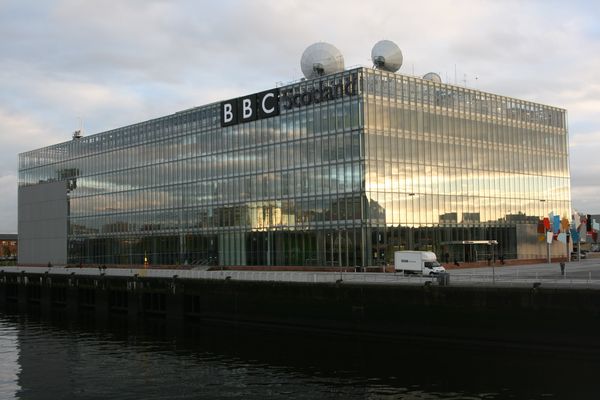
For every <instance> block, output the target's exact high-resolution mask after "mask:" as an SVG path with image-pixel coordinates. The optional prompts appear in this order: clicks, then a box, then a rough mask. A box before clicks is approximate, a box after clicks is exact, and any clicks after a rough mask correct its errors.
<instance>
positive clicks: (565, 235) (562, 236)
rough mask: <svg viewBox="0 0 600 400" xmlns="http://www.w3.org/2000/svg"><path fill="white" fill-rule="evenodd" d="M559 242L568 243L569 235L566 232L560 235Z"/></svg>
mask: <svg viewBox="0 0 600 400" xmlns="http://www.w3.org/2000/svg"><path fill="white" fill-rule="evenodd" d="M558 241H559V242H561V243H567V234H566V233H564V232H561V233H559V234H558Z"/></svg>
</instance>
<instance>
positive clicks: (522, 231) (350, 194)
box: [19, 68, 570, 266]
mask: <svg viewBox="0 0 600 400" xmlns="http://www.w3.org/2000/svg"><path fill="white" fill-rule="evenodd" d="M349 78H351V79H354V78H356V79H357V81H358V83H359V84H358V85H357V89H356V92H355V93H354V94H352V95H343V96H337V97H336V98H332V99H324V100H322V101H320V102H318V103H315V102H314V101H313V102H312V104H308V103H311V102H304V103H303V104H297V105H296V106H293V107H291V108H290V109H286V108H285V107H283V108H281V113H280V115H279V116H276V117H272V118H266V119H260V120H257V121H252V122H247V123H240V124H237V125H234V126H230V127H225V128H223V127H221V121H220V109H219V104H211V105H207V106H204V107H199V108H194V109H190V110H186V111H183V112H180V113H177V114H174V115H169V116H166V117H163V118H159V119H155V120H151V121H147V122H144V123H140V124H136V125H132V126H128V127H124V128H119V129H116V130H113V131H108V132H104V133H100V134H97V135H92V136H89V137H84V138H81V139H78V140H72V141H69V142H66V143H61V144H57V145H54V146H49V147H46V148H43V149H38V150H34V151H31V152H27V153H23V154H21V155H20V156H19V184H20V185H33V184H37V183H40V182H47V181H55V180H63V181H65V190H67V191H68V199H69V248H68V255H69V262H70V263H72V264H79V263H84V264H89V263H93V264H138V265H139V264H143V263H144V260H147V262H148V263H149V264H155V265H156V264H169V265H176V264H186V263H187V264H192V265H195V264H202V265H299V266H366V265H379V264H384V263H390V262H391V260H392V254H393V251H395V250H401V249H421V250H433V251H435V252H436V253H437V254H438V255H439V257H440V258H441V259H442V260H446V259H448V260H453V259H454V258H456V259H457V260H458V261H464V260H469V261H470V260H476V259H485V258H486V257H488V256H494V257H498V256H500V255H503V256H504V257H506V258H514V257H519V258H531V257H538V256H542V257H543V256H544V254H545V253H543V246H542V247H541V250H540V246H539V242H538V234H537V232H536V229H535V227H536V224H537V222H538V221H539V218H540V217H541V216H545V215H547V213H548V212H550V211H553V212H554V213H556V214H559V215H561V216H563V215H568V214H569V213H570V187H569V170H568V147H567V132H566V125H565V118H566V115H565V111H564V110H561V109H557V108H553V107H548V106H543V105H539V104H534V103H529V102H524V101H521V100H516V99H511V98H507V97H501V96H496V95H492V94H488V93H483V92H479V91H474V90H470V89H465V88H461V87H456V86H451V85H444V84H439V83H433V82H429V81H424V80H421V79H418V78H413V77H407V76H403V75H399V74H392V73H387V72H383V71H377V70H371V69H365V68H358V69H354V70H350V71H346V72H344V73H341V74H337V75H331V76H328V77H324V78H321V79H316V80H309V81H301V82H298V83H296V84H293V85H288V86H285V87H282V88H280V90H281V91H282V92H287V93H292V94H303V93H308V92H311V91H314V90H315V89H318V88H321V89H322V87H323V84H326V85H335V84H336V83H337V82H342V81H344V80H345V79H346V80H347V79H349ZM532 226H533V229H531V227H532ZM477 240H496V241H498V245H497V246H493V247H490V246H485V245H478V244H473V245H470V244H464V243H463V242H469V241H477ZM540 252H542V254H539V253H540Z"/></svg>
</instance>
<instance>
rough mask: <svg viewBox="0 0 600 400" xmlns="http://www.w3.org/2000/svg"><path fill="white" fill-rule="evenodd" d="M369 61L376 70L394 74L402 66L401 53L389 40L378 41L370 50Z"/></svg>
mask: <svg viewBox="0 0 600 400" xmlns="http://www.w3.org/2000/svg"><path fill="white" fill-rule="evenodd" d="M371 60H372V61H373V65H374V66H375V68H377V69H381V70H384V71H389V72H396V71H398V70H399V69H400V67H401V66H402V61H403V57H402V51H400V48H399V47H398V45H397V44H396V43H394V42H392V41H391V40H380V41H379V42H377V43H375V46H373V49H372V50H371Z"/></svg>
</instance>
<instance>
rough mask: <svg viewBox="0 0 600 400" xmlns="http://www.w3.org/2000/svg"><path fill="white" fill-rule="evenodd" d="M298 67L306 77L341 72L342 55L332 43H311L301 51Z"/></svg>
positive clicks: (342, 66) (342, 67) (342, 64)
mask: <svg viewBox="0 0 600 400" xmlns="http://www.w3.org/2000/svg"><path fill="white" fill-rule="evenodd" d="M300 67H301V69H302V73H303V74H304V77H305V78H306V79H312V78H317V77H319V76H323V75H329V74H333V73H336V72H341V71H343V70H344V56H342V53H341V52H340V51H339V50H338V49H337V48H336V47H335V46H333V45H332V44H329V43H325V42H318V43H313V44H311V45H310V46H308V47H307V48H306V50H304V53H302V58H301V60H300Z"/></svg>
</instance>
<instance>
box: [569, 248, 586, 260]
mask: <svg viewBox="0 0 600 400" xmlns="http://www.w3.org/2000/svg"><path fill="white" fill-rule="evenodd" d="M585 258H587V250H581V259H582V260H583V259H585ZM571 260H572V261H576V260H578V255H577V252H576V251H572V252H571Z"/></svg>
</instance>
